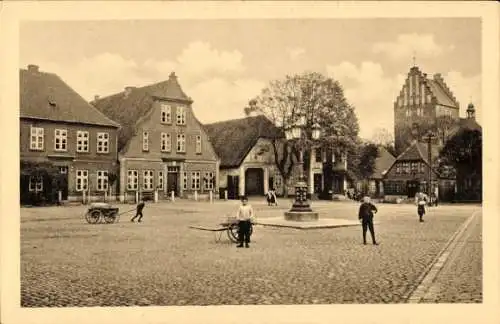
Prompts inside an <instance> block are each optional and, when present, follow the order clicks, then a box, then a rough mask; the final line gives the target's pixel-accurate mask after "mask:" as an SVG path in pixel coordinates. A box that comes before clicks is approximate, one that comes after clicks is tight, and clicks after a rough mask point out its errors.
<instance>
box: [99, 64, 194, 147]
mask: <svg viewBox="0 0 500 324" xmlns="http://www.w3.org/2000/svg"><path fill="white" fill-rule="evenodd" d="M154 97H160V98H164V99H170V100H177V101H183V102H186V103H191V102H192V101H191V99H190V98H189V97H188V96H186V94H185V93H184V91H182V88H181V86H180V85H179V83H178V81H177V76H175V74H174V73H172V74H170V77H169V79H168V80H166V81H162V82H159V83H155V84H152V85H148V86H144V87H130V88H128V90H125V91H122V92H119V93H117V94H114V95H111V96H107V97H104V98H99V99H97V100H94V101H93V102H92V104H93V105H94V106H95V107H97V109H99V110H100V111H102V112H103V113H104V114H105V115H106V116H108V117H110V118H113V119H114V120H117V121H118V122H119V123H120V124H121V125H122V128H121V129H120V131H119V134H118V150H119V151H121V150H122V149H123V148H124V147H125V145H126V143H127V142H128V140H129V139H130V138H131V137H132V136H133V134H134V132H135V129H136V125H137V123H138V122H139V121H140V120H142V119H143V118H144V117H145V116H146V115H147V114H148V113H149V112H151V110H152V108H153V101H154Z"/></svg>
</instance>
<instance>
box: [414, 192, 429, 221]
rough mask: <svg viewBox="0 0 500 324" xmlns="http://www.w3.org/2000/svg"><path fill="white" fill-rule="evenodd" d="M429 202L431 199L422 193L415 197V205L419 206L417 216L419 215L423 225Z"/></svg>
mask: <svg viewBox="0 0 500 324" xmlns="http://www.w3.org/2000/svg"><path fill="white" fill-rule="evenodd" d="M428 201H429V197H428V196H427V195H426V194H425V193H423V192H421V191H419V192H417V194H416V195H415V204H416V205H417V214H418V217H419V220H420V222H421V223H422V222H423V221H424V215H425V205H426V204H427V202H428Z"/></svg>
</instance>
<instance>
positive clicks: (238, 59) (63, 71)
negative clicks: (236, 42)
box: [23, 41, 265, 122]
mask: <svg viewBox="0 0 500 324" xmlns="http://www.w3.org/2000/svg"><path fill="white" fill-rule="evenodd" d="M31 63H34V62H23V67H24V68H25V67H26V65H27V64H31ZM36 64H38V65H39V66H40V70H42V71H47V72H53V73H56V74H58V75H59V76H60V77H61V78H62V79H63V80H64V81H66V82H67V83H68V84H69V85H70V86H71V87H72V88H73V89H75V91H77V92H78V93H79V94H81V95H82V96H83V97H84V98H85V99H86V100H89V101H90V100H93V99H94V95H100V96H106V95H110V94H113V93H117V92H120V91H123V89H124V87H125V86H144V85H148V84H152V83H156V82H160V81H163V80H166V79H167V78H168V76H169V74H170V73H171V72H172V71H175V73H176V74H177V75H178V77H179V82H180V84H181V86H182V88H183V89H184V91H185V92H186V93H187V95H188V96H190V97H192V98H193V100H194V104H193V109H194V110H195V113H196V116H197V117H198V119H200V121H202V122H214V121H218V120H223V119H229V118H239V117H243V116H244V115H243V109H244V107H245V106H246V105H247V103H248V100H249V99H250V98H252V97H254V96H255V95H257V94H258V93H260V90H261V89H262V88H263V87H264V86H265V83H264V82H262V81H260V80H256V79H252V78H247V77H246V76H245V74H244V73H245V71H246V67H245V65H244V64H243V55H242V54H241V53H240V52H239V51H237V50H233V51H221V50H218V49H215V48H213V47H212V46H211V45H210V44H209V43H206V42H199V41H196V42H192V43H190V44H189V45H188V46H187V47H186V48H184V50H182V51H181V53H180V54H179V55H178V56H177V57H175V58H173V59H172V58H162V59H159V60H156V59H148V60H146V61H142V62H137V61H134V60H133V59H127V58H124V57H123V56H121V55H119V54H115V53H101V54H99V55H96V56H92V57H87V58H84V59H82V60H81V61H80V62H76V64H75V62H73V63H72V64H69V63H67V64H64V63H56V62H50V61H48V62H40V61H38V62H36Z"/></svg>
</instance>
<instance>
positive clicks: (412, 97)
mask: <svg viewBox="0 0 500 324" xmlns="http://www.w3.org/2000/svg"><path fill="white" fill-rule="evenodd" d="M459 109H460V106H459V103H458V102H457V100H456V98H455V96H454V95H453V92H452V91H451V90H450V89H449V87H448V86H447V85H446V83H445V81H444V79H443V77H442V76H441V74H435V75H434V76H433V78H428V77H427V74H426V73H423V72H422V71H420V69H419V68H418V67H416V66H414V67H412V68H411V69H410V72H409V73H408V76H407V78H406V80H405V83H404V84H403V87H402V88H401V91H400V93H399V95H398V96H397V98H396V101H395V102H394V137H395V148H396V153H397V154H401V153H402V152H403V151H404V150H405V149H406V148H408V147H409V146H410V145H411V143H412V142H413V141H414V140H420V138H421V137H422V135H424V134H425V133H426V132H427V131H428V130H429V129H433V130H436V121H437V119H438V118H439V117H441V116H448V117H450V119H452V120H455V121H457V122H458V121H459ZM435 144H441V145H442V143H438V141H437V140H436V142H435Z"/></svg>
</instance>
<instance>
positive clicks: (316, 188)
mask: <svg viewBox="0 0 500 324" xmlns="http://www.w3.org/2000/svg"><path fill="white" fill-rule="evenodd" d="M321 178H322V174H320V173H315V174H314V179H313V180H314V193H316V194H319V193H321Z"/></svg>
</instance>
